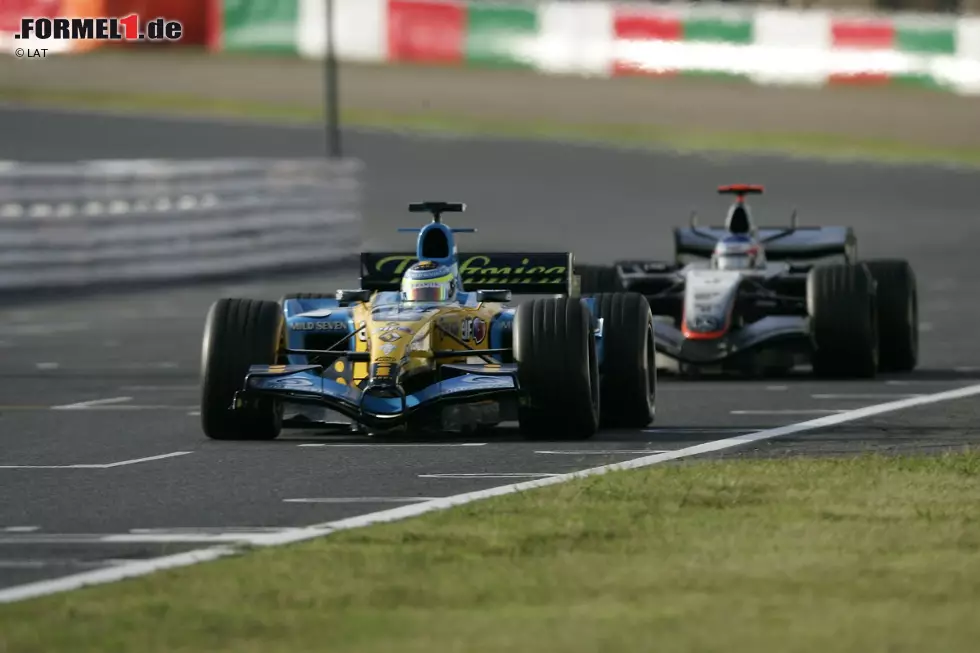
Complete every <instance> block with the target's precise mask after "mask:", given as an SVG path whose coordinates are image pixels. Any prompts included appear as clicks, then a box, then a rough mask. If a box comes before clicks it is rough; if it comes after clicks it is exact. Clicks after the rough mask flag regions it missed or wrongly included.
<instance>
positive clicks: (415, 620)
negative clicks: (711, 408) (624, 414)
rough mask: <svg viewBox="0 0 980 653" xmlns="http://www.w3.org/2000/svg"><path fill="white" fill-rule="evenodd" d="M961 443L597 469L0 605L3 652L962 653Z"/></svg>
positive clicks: (970, 511) (965, 581) (978, 569)
mask: <svg viewBox="0 0 980 653" xmlns="http://www.w3.org/2000/svg"><path fill="white" fill-rule="evenodd" d="M978 475H980V453H976V452H965V453H962V454H949V455H944V456H940V457H877V456H864V457H858V458H847V459H808V458H798V459H790V460H779V461H772V460H740V461H711V462H695V463H691V464H683V465H672V466H659V467H654V468H648V469H645V470H640V471H632V472H617V473H612V474H609V475H606V476H603V477H596V478H590V479H585V480H580V481H576V482H572V483H568V484H565V485H560V486H555V487H551V488H546V489H542V490H537V491H534V492H529V493H526V494H524V495H512V496H506V497H500V498H496V499H492V500H488V501H485V502H481V503H475V504H471V505H467V506H463V507H460V508H457V509H454V510H452V511H447V512H442V513H435V514H430V515H427V516H424V517H421V518H418V519H415V520H410V521H406V522H401V523H395V524H388V525H383V526H376V527H372V528H369V529H364V530H357V531H348V532H344V533H339V534H337V535H334V536H332V537H328V538H325V539H321V540H317V541H312V542H307V543H304V544H300V545H295V546H292V547H286V548H282V549H275V550H261V551H256V552H254V553H252V554H250V555H248V556H244V557H239V558H234V559H226V560H222V561H218V562H214V563H210V564H206V565H203V566H199V567H192V568H186V569H182V570H174V571H171V572H165V573H161V574H159V575H156V576H150V577H146V578H142V579H136V580H133V581H128V582H125V583H120V584H116V585H109V586H102V587H95V588H90V589H87V590H83V591H79V592H75V593H72V594H64V595H57V596H52V597H46V598H43V599H38V600H35V601H30V602H25V603H20V604H13V605H8V606H3V607H2V608H0V650H3V651H5V652H7V653H14V652H20V651H45V652H46V653H52V652H55V651H72V652H78V651H114V650H128V651H140V652H141V653H152V652H155V651H237V652H245V653H247V652H252V651H255V652H258V651H262V652H263V653H265V652H269V651H283V652H287V651H288V652H290V653H292V652H293V651H297V650H302V651H330V652H331V653H340V652H343V651H358V652H366V653H367V652H374V651H379V652H380V651H393V650H398V651H405V652H416V651H418V652H423V651H424V652H426V653H429V652H431V651H440V652H442V651H446V652H449V651H467V652H474V653H479V652H483V651H506V652H508V653H509V652H511V651H531V650H533V651H536V652H541V653H548V652H551V651H555V652H559V651H560V652H561V653H568V652H575V651H583V652H584V651H590V652H591V651H597V650H608V651H646V650H654V649H655V650H658V651H682V650H683V651H725V653H740V652H746V653H749V652H751V653H755V652H757V651H786V650H792V651H796V652H804V653H805V652H810V651H813V652H814V653H817V652H819V653H824V652H825V651H834V652H835V653H848V652H852V651H853V652H854V653H868V652H872V651H890V652H893V653H894V652H904V651H909V652H910V653H911V652H915V653H918V652H919V651H925V650H928V651H943V652H944V653H956V652H958V651H963V652H967V651H969V652H972V651H975V650H976V643H977V641H980V621H978V620H977V619H976V606H977V604H978V601H980V555H978V549H980V504H978V502H977V500H976V496H977V495H976V487H977V478H978Z"/></svg>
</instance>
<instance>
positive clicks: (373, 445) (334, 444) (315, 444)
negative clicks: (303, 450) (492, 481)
mask: <svg viewBox="0 0 980 653" xmlns="http://www.w3.org/2000/svg"><path fill="white" fill-rule="evenodd" d="M296 446H297V447H331V448H334V447H353V448H365V447H367V448H371V449H377V448H379V447H391V448H405V447H485V446H487V443H486V442H445V443H443V442H402V443H398V444H387V443H384V442H365V443H360V442H357V443H353V442H351V443H346V442H310V443H305V444H298V445H296Z"/></svg>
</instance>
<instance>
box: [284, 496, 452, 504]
mask: <svg viewBox="0 0 980 653" xmlns="http://www.w3.org/2000/svg"><path fill="white" fill-rule="evenodd" d="M438 498H439V497H338V498H332V497H311V498H309V499H283V503H416V502H419V501H435V500H436V499H438Z"/></svg>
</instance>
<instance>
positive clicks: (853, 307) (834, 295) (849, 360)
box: [806, 263, 878, 378]
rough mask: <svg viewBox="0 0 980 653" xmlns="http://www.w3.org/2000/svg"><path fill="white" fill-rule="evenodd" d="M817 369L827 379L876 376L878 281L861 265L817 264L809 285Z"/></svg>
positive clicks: (811, 324)
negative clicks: (875, 281)
mask: <svg viewBox="0 0 980 653" xmlns="http://www.w3.org/2000/svg"><path fill="white" fill-rule="evenodd" d="M806 300H807V309H808V311H809V314H810V329H811V335H812V338H813V346H814V351H813V359H812V363H813V371H814V373H815V374H817V375H818V376H823V377H852V378H872V377H874V376H875V373H876V372H877V370H878V314H877V310H876V302H875V287H874V279H873V278H872V277H871V273H870V272H869V271H868V268H867V267H866V266H865V265H864V264H861V263H858V264H854V265H848V264H846V263H845V264H839V265H818V266H816V267H814V268H813V269H812V270H810V274H809V277H808V279H807V289H806Z"/></svg>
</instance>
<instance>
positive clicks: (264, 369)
mask: <svg viewBox="0 0 980 653" xmlns="http://www.w3.org/2000/svg"><path fill="white" fill-rule="evenodd" d="M442 370H443V371H444V372H450V373H455V374H456V376H451V377H449V378H445V379H442V380H440V381H436V382H435V383H433V384H431V385H429V386H427V387H425V388H423V389H421V390H419V391H417V392H414V393H411V394H409V393H406V392H405V391H404V389H403V388H402V387H401V386H399V385H396V384H390V383H384V384H380V383H377V382H375V383H368V384H365V386H364V387H363V388H357V387H354V386H352V385H348V384H344V383H341V382H338V381H335V380H333V379H329V378H324V377H323V376H322V373H323V367H322V366H320V365H253V366H251V368H250V369H249V371H248V374H247V375H246V376H245V383H244V387H243V389H242V390H240V391H238V392H237V393H236V395H235V400H234V405H233V406H232V409H236V408H240V407H242V406H243V405H245V403H246V402H248V401H250V400H251V399H252V398H257V397H260V396H262V397H272V398H276V399H279V400H282V401H283V402H287V403H294V404H308V405H315V406H319V407H322V408H328V409H330V410H333V411H336V412H338V413H340V414H342V415H344V416H345V417H348V418H349V419H351V420H353V421H355V422H357V423H359V424H363V425H366V426H369V427H373V428H379V429H386V428H395V427H399V426H403V425H404V424H405V423H407V422H408V421H409V420H411V419H414V418H419V419H425V418H427V417H431V416H430V415H426V414H425V413H428V411H429V410H430V409H432V411H433V413H436V412H439V411H440V410H441V409H442V408H443V407H445V406H446V405H449V404H460V403H471V402H476V401H482V400H487V399H496V400H501V399H506V398H516V396H517V394H518V392H519V390H520V386H519V384H518V380H517V366H516V365H483V364H469V365H467V364H458V365H457V364H452V365H451V364H445V365H443V366H442Z"/></svg>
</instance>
